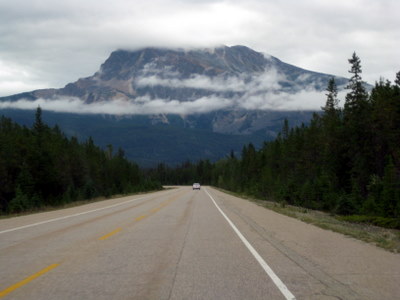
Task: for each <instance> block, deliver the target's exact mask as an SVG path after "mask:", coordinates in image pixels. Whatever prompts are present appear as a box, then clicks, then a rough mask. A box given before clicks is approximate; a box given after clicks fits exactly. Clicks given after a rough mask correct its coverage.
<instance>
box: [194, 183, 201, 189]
mask: <svg viewBox="0 0 400 300" xmlns="http://www.w3.org/2000/svg"><path fill="white" fill-rule="evenodd" d="M193 190H200V183H197V182H196V183H193Z"/></svg>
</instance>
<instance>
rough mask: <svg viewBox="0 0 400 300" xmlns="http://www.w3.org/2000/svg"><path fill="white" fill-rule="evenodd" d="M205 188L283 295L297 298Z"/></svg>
mask: <svg viewBox="0 0 400 300" xmlns="http://www.w3.org/2000/svg"><path fill="white" fill-rule="evenodd" d="M204 190H205V192H206V193H207V195H208V196H209V197H210V198H211V200H212V201H213V203H214V205H215V206H216V207H217V209H218V210H219V212H220V213H221V214H222V216H223V217H224V218H225V219H226V221H228V223H229V225H231V227H232V228H233V230H234V231H235V232H236V234H237V235H238V236H239V238H240V239H241V240H242V242H243V244H245V246H246V247H247V249H249V251H250V253H251V254H253V256H254V258H255V259H256V260H257V261H258V263H259V264H260V265H261V267H262V268H263V269H264V271H265V272H266V273H267V274H268V276H269V277H270V278H271V279H272V281H273V282H274V283H275V285H276V286H277V287H278V289H279V290H280V291H281V293H282V294H283V296H285V298H286V299H288V300H295V299H296V297H295V296H294V295H293V294H292V293H291V292H290V291H289V289H288V288H287V286H286V285H285V284H284V283H283V282H282V280H280V278H279V277H278V276H277V275H276V274H275V272H274V271H273V270H272V269H271V267H270V266H269V265H268V264H267V263H266V262H265V260H264V259H263V258H262V257H261V255H260V254H258V252H257V251H256V249H254V247H253V246H252V245H251V244H250V243H249V241H248V240H247V239H246V238H245V237H244V236H243V234H242V233H241V232H240V231H239V229H237V227H236V226H235V224H233V223H232V221H231V220H230V219H229V218H228V217H227V215H226V214H225V213H224V212H223V211H222V209H221V208H220V207H219V206H218V204H217V203H216V202H215V200H214V198H213V197H212V196H211V195H210V194H209V193H208V191H207V189H204Z"/></svg>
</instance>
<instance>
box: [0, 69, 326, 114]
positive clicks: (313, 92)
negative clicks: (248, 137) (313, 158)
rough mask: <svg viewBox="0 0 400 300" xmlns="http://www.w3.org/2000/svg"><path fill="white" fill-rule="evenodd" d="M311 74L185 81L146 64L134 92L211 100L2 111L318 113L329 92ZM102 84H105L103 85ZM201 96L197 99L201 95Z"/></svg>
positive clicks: (53, 104)
mask: <svg viewBox="0 0 400 300" xmlns="http://www.w3.org/2000/svg"><path fill="white" fill-rule="evenodd" d="M309 76H310V75H300V76H299V77H298V78H297V79H295V80H294V81H293V80H292V81H289V80H287V78H286V77H285V76H284V74H282V73H279V72H278V71H277V70H275V69H274V68H271V69H269V70H266V71H265V72H262V73H259V74H256V75H254V74H252V75H248V74H247V75H246V74H245V75H241V74H238V75H235V76H233V75H231V76H226V75H224V74H221V75H219V76H214V77H210V76H205V75H200V74H195V75H192V76H190V77H188V78H182V77H181V75H180V74H179V73H178V72H177V71H173V70H172V68H170V67H166V68H161V69H160V68H158V67H156V66H154V65H151V64H149V65H147V66H146V67H145V68H144V71H143V73H142V74H141V75H140V76H138V77H136V78H131V79H129V81H130V83H129V85H130V86H132V85H133V88H143V87H147V88H150V89H151V88H153V87H155V86H161V87H168V88H171V89H178V90H179V89H188V88H189V89H194V90H197V91H200V93H198V94H201V90H206V91H207V93H206V94H207V96H203V97H199V96H195V94H193V95H194V96H193V97H192V98H190V97H189V99H185V101H183V100H181V99H164V98H160V97H157V96H155V97H150V96H149V95H144V96H138V97H136V98H133V99H129V100H126V99H118V98H114V99H110V100H109V101H102V102H91V103H85V102H84V101H83V100H81V99H79V98H73V97H59V98H57V99H37V100H34V101H31V100H25V99H22V100H18V101H6V102H0V109H7V108H13V109H36V108H37V107H38V106H40V107H41V108H42V109H44V110H49V111H55V112H68V113H78V114H79V113H80V114H110V115H149V114H181V115H188V114H195V113H208V112H211V111H215V110H221V109H245V110H320V109H321V107H322V106H323V105H324V104H325V99H326V95H325V93H326V92H325V91H320V90H317V88H316V85H320V84H321V83H320V82H317V80H314V81H313V80H310V81H308V80H309V79H310V78H309ZM99 84H100V85H101V82H99ZM198 94H197V95H198Z"/></svg>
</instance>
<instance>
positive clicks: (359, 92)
mask: <svg viewBox="0 0 400 300" xmlns="http://www.w3.org/2000/svg"><path fill="white" fill-rule="evenodd" d="M349 63H350V64H351V69H350V70H349V73H351V74H353V75H352V77H351V78H350V81H349V84H348V85H347V89H350V92H349V93H348V94H347V95H346V102H345V104H344V110H345V113H346V114H347V115H350V117H352V116H353V115H354V114H357V113H359V111H360V109H362V108H363V107H364V103H365V102H366V101H367V98H368V93H367V91H366V90H365V88H364V86H363V82H362V78H361V73H362V70H361V60H360V58H359V57H358V56H357V54H356V53H355V52H354V53H353V56H352V57H351V58H350V59H349Z"/></svg>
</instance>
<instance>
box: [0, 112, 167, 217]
mask: <svg viewBox="0 0 400 300" xmlns="http://www.w3.org/2000/svg"><path fill="white" fill-rule="evenodd" d="M156 189H161V185H160V184H159V183H156V182H153V181H150V180H148V179H147V178H146V176H145V175H144V174H143V172H142V171H141V170H140V169H139V167H138V166H137V165H136V164H135V163H132V162H130V161H128V160H127V159H126V158H125V157H124V151H123V150H122V149H118V150H117V151H116V152H115V153H114V151H113V147H112V146H111V145H109V146H108V147H107V149H106V150H103V149H101V148H99V147H97V146H96V145H94V143H93V140H92V139H91V138H89V139H88V140H87V141H85V142H79V141H78V139H77V138H75V137H72V138H67V137H66V136H65V134H63V133H62V132H61V131H60V129H59V127H58V126H55V127H54V128H50V127H49V126H47V125H46V124H44V123H43V121H42V110H41V108H40V107H39V108H38V109H37V111H36V115H35V123H34V124H33V127H32V128H27V127H25V126H20V125H18V124H16V123H14V122H13V121H12V120H11V119H8V118H5V117H1V118H0V214H8V213H20V212H23V211H33V210H37V209H41V208H43V207H54V206H60V205H64V204H68V203H70V202H74V201H79V200H84V199H92V198H97V197H109V196H111V195H116V194H127V193H134V192H141V191H148V190H156Z"/></svg>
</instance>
